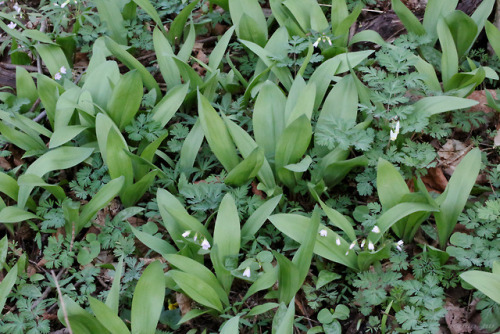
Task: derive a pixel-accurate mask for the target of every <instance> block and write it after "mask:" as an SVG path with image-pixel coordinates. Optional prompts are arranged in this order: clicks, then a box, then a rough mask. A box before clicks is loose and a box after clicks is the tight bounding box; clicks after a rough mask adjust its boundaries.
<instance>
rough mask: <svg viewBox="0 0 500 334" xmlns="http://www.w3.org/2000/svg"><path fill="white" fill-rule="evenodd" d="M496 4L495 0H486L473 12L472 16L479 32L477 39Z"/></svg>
mask: <svg viewBox="0 0 500 334" xmlns="http://www.w3.org/2000/svg"><path fill="white" fill-rule="evenodd" d="M494 5H495V0H484V1H482V2H481V3H480V4H479V6H477V8H476V10H475V11H474V13H472V15H471V18H472V20H474V22H475V23H476V28H477V34H476V39H477V37H478V36H479V34H480V33H481V31H482V30H483V28H484V25H485V23H486V22H487V20H488V16H490V14H491V11H492V10H493V6H494Z"/></svg>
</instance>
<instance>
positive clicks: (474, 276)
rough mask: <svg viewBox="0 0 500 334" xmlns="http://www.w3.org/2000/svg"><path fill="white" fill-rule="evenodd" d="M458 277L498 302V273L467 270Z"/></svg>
mask: <svg viewBox="0 0 500 334" xmlns="http://www.w3.org/2000/svg"><path fill="white" fill-rule="evenodd" d="M460 278H462V279H463V280H464V281H466V282H467V283H469V284H470V285H472V286H473V287H475V288H476V289H478V290H479V291H481V292H482V293H484V294H485V295H486V296H488V297H490V298H491V299H493V300H494V301H495V302H497V303H499V304H500V275H498V274H492V273H487V272H483V271H478V270H469V271H467V272H465V273H463V274H461V275H460Z"/></svg>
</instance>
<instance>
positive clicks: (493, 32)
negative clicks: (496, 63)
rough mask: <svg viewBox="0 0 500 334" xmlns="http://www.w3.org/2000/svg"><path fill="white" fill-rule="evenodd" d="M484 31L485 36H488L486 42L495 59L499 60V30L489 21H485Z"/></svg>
mask: <svg viewBox="0 0 500 334" xmlns="http://www.w3.org/2000/svg"><path fill="white" fill-rule="evenodd" d="M484 29H485V30H486V35H487V36H488V42H490V45H491V47H492V48H493V50H494V51H495V53H496V55H497V57H499V58H500V30H498V28H497V27H495V25H494V24H493V23H491V22H489V21H486V25H485V27H484Z"/></svg>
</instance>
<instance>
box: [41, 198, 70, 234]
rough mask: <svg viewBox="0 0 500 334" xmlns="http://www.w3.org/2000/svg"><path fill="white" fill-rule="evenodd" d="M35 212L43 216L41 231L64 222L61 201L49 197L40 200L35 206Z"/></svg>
mask: <svg viewBox="0 0 500 334" xmlns="http://www.w3.org/2000/svg"><path fill="white" fill-rule="evenodd" d="M36 214H37V215H38V216H40V217H42V218H43V221H42V224H41V225H40V228H41V229H42V231H43V232H48V231H47V230H49V229H57V228H60V227H63V226H64V224H66V220H65V219H64V212H63V208H62V203H58V202H54V201H52V200H51V199H47V200H41V201H40V202H39V203H38V207H37V208H36Z"/></svg>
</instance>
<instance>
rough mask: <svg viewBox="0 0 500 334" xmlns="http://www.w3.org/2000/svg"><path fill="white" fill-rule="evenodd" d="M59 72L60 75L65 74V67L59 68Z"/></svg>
mask: <svg viewBox="0 0 500 334" xmlns="http://www.w3.org/2000/svg"><path fill="white" fill-rule="evenodd" d="M59 72H61V73H62V74H66V67H64V66H61V68H60V69H59Z"/></svg>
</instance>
